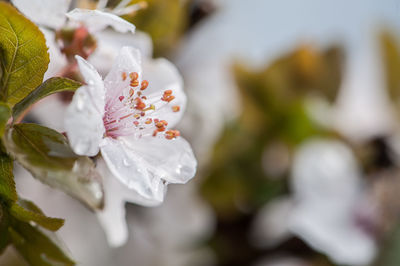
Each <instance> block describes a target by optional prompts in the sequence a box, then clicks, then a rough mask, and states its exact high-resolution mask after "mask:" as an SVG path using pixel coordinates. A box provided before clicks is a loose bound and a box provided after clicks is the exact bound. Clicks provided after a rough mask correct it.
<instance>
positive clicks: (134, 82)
mask: <svg viewBox="0 0 400 266" xmlns="http://www.w3.org/2000/svg"><path fill="white" fill-rule="evenodd" d="M130 85H131V87H137V86H139V80H137V79H135V80H131V83H130Z"/></svg>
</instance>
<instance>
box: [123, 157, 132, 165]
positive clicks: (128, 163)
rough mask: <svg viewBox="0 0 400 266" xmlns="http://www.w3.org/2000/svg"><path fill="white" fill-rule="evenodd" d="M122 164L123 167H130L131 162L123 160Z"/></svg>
mask: <svg viewBox="0 0 400 266" xmlns="http://www.w3.org/2000/svg"><path fill="white" fill-rule="evenodd" d="M123 163H124V165H125V166H130V165H131V162H130V161H129V160H128V159H126V158H124V160H123Z"/></svg>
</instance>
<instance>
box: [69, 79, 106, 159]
mask: <svg viewBox="0 0 400 266" xmlns="http://www.w3.org/2000/svg"><path fill="white" fill-rule="evenodd" d="M101 98H103V100H102V99H101ZM101 101H103V102H104V88H98V87H95V86H93V85H85V86H82V87H80V88H79V89H78V90H77V91H76V92H75V94H74V97H73V99H72V102H71V104H70V105H69V106H68V108H67V112H66V115H65V129H66V132H67V135H68V139H69V142H70V144H71V147H72V149H73V150H74V152H75V153H77V154H79V155H87V156H94V155H96V154H97V153H98V152H99V145H100V142H101V140H102V138H103V135H104V132H105V129H104V124H103V113H104V106H103V109H102V110H101V109H99V106H98V103H99V102H101Z"/></svg>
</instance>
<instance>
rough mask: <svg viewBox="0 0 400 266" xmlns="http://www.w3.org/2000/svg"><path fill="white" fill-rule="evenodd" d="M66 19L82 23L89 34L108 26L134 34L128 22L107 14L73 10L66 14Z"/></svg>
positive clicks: (133, 28)
mask: <svg viewBox="0 0 400 266" xmlns="http://www.w3.org/2000/svg"><path fill="white" fill-rule="evenodd" d="M67 17H68V18H69V19H71V20H72V21H76V22H82V23H83V24H85V26H86V27H87V28H88V29H89V31H90V32H92V33H93V32H97V31H101V30H103V29H105V28H107V27H108V26H111V27H113V28H114V29H115V30H116V31H119V32H122V33H126V32H128V31H130V32H132V33H134V32H135V25H133V24H132V23H129V22H128V21H126V20H124V19H122V18H120V17H118V16H116V15H114V14H111V13H107V12H102V11H99V10H89V9H80V8H75V9H74V10H72V11H70V12H68V13H67Z"/></svg>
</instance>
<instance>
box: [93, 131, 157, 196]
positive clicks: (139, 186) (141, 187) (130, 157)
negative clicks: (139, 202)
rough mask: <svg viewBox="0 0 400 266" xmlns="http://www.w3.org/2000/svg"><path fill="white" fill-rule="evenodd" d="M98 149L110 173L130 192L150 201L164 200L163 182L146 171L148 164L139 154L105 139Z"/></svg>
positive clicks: (110, 139) (119, 143) (119, 142)
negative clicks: (132, 191)
mask: <svg viewBox="0 0 400 266" xmlns="http://www.w3.org/2000/svg"><path fill="white" fill-rule="evenodd" d="M100 149H101V154H102V155H103V158H104V160H105V161H106V163H107V166H108V168H109V169H110V171H111V173H112V174H113V175H114V176H115V177H116V178H118V180H119V181H120V182H122V183H123V184H124V185H125V186H127V187H128V188H129V189H130V190H134V191H136V192H137V193H138V194H139V195H140V196H141V197H143V198H145V199H147V200H150V201H158V202H162V201H163V200H164V193H165V184H164V182H162V180H161V179H160V177H159V176H157V175H154V173H153V172H150V171H148V169H147V167H148V164H147V163H146V161H145V160H144V159H143V158H142V157H141V155H140V154H139V153H137V152H135V151H134V150H132V149H131V148H130V147H128V146H127V145H125V143H124V142H122V141H121V140H120V139H112V138H105V139H104V140H103V142H102V144H101V147H100Z"/></svg>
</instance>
